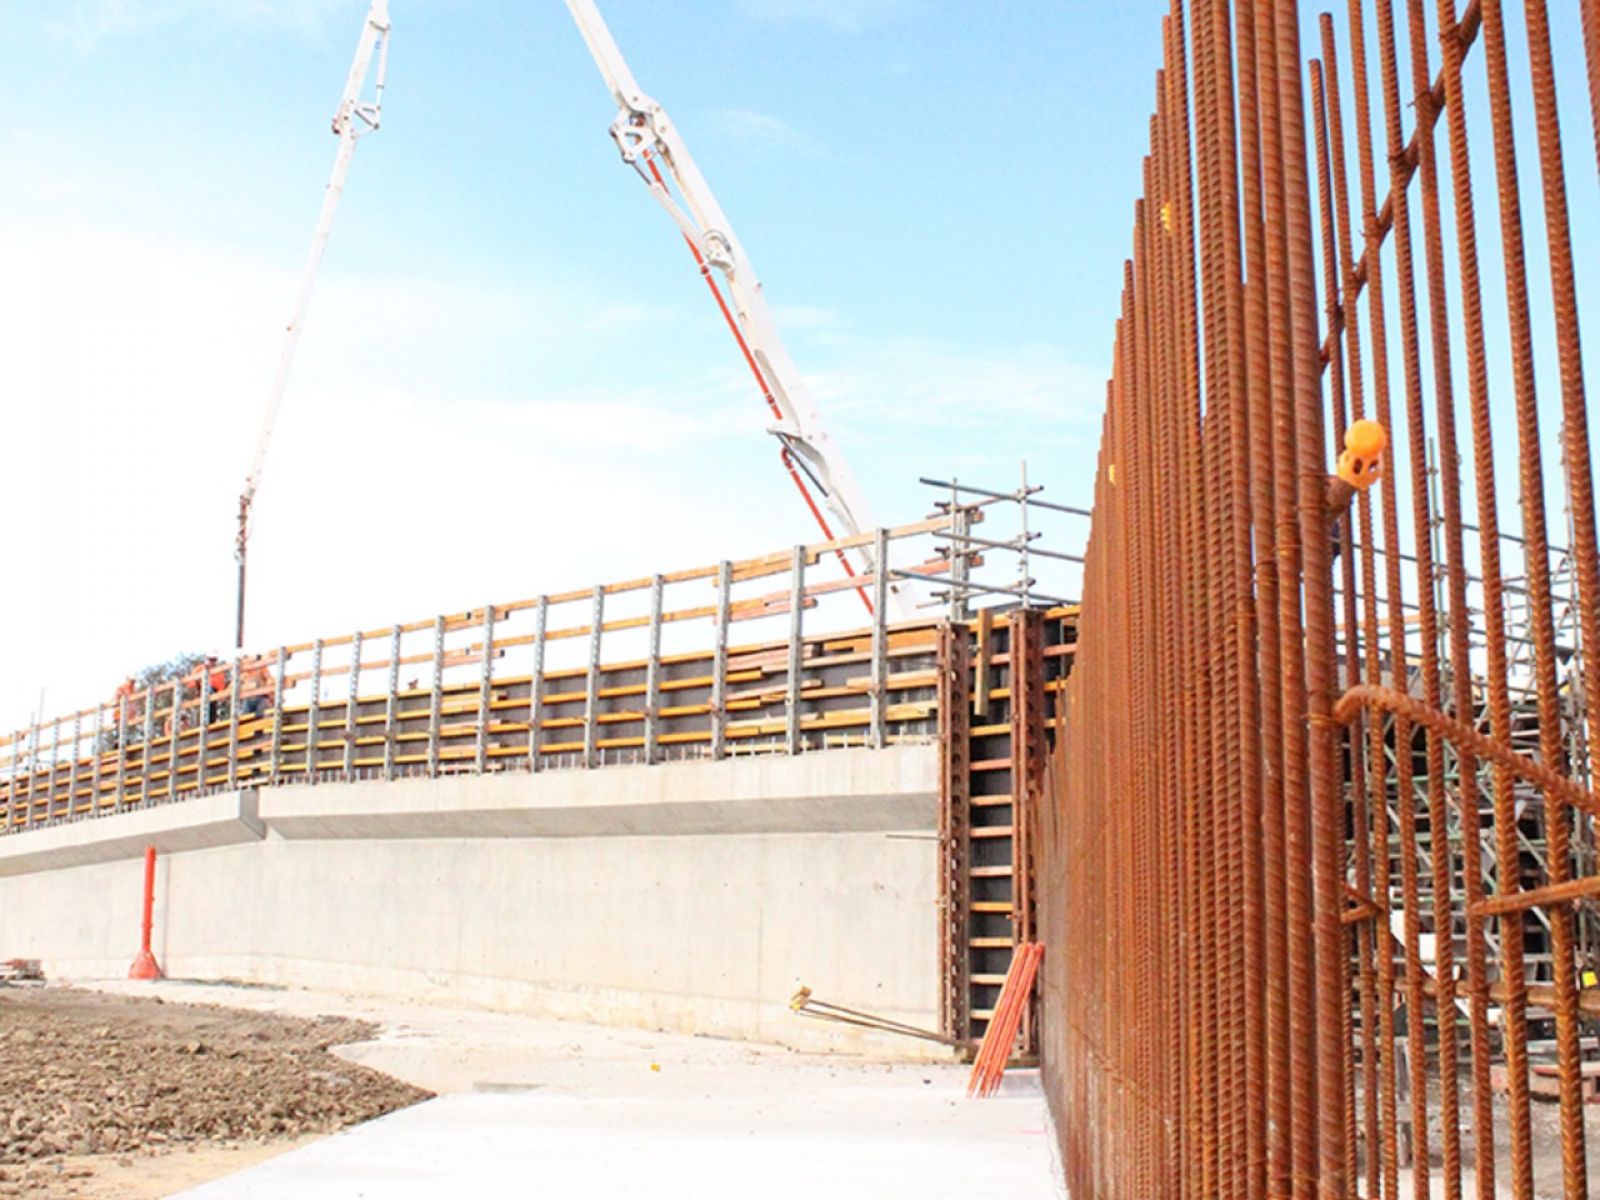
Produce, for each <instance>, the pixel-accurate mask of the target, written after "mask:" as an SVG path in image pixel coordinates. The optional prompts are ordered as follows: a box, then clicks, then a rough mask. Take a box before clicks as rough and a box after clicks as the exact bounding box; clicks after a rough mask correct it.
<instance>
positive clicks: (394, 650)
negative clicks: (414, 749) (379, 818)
mask: <svg viewBox="0 0 1600 1200" xmlns="http://www.w3.org/2000/svg"><path fill="white" fill-rule="evenodd" d="M399 706H400V626H398V625H396V626H394V628H392V629H391V630H389V690H388V692H387V694H386V695H385V696H384V700H383V777H384V778H385V779H393V778H394V750H395V735H396V733H397V730H396V729H395V713H396V711H397V710H398V708H399Z"/></svg>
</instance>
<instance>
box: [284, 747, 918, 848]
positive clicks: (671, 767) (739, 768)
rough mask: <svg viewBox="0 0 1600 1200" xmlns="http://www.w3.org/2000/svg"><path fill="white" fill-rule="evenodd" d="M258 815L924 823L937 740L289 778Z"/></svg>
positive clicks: (692, 823) (561, 829) (369, 822)
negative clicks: (789, 752)
mask: <svg viewBox="0 0 1600 1200" xmlns="http://www.w3.org/2000/svg"><path fill="white" fill-rule="evenodd" d="M261 817H262V820H263V821H264V822H265V823H266V824H267V825H268V827H270V828H271V829H272V831H273V832H274V833H276V834H279V835H281V836H283V837H286V838H385V837H394V838H458V837H604V836H647V835H672V834H685V835H689V834H693V835H707V834H746V833H813V832H829V831H839V832H845V831H854V832H860V831H873V830H884V831H890V830H904V831H923V830H926V831H932V830H933V829H934V828H935V827H936V824H937V818H938V749H937V747H935V746H931V745H926V746H924V745H917V746H897V747H891V748H887V749H883V750H832V751H827V752H818V753H814V754H805V755H798V756H795V757H782V756H765V755H764V756H760V757H754V756H752V757H746V758H735V759H725V760H722V761H720V762H710V761H705V762H684V763H671V764H663V765H658V766H614V767H604V768H600V769H596V770H591V771H580V770H567V771H551V772H541V773H539V774H536V775H533V774H527V773H523V772H512V773H505V774H489V775H453V776H444V777H441V778H438V779H423V778H418V779H402V780H395V781H393V782H389V783H369V784H329V783H324V784H318V785H315V786H306V785H291V786H288V787H281V788H275V789H273V790H271V791H269V792H266V793H264V794H263V796H262V801H261Z"/></svg>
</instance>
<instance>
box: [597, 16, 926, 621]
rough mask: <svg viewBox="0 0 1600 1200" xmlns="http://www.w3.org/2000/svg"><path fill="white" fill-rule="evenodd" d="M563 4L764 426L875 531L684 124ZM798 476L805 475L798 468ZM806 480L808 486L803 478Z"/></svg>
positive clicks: (836, 508) (611, 43)
mask: <svg viewBox="0 0 1600 1200" xmlns="http://www.w3.org/2000/svg"><path fill="white" fill-rule="evenodd" d="M567 8H568V9H569V10H570V11H571V13H572V19H573V20H574V21H575V22H576V23H577V26H578V30H579V32H581V33H582V34H583V40H584V42H585V43H587V45H588V47H589V53H590V54H591V55H592V56H593V57H594V61H595V64H596V65H597V66H598V67H599V68H600V74H601V75H602V76H604V77H605V81H606V85H607V86H608V87H609V88H610V89H611V95H612V96H613V97H614V98H615V100H616V102H617V107H618V108H619V110H620V111H619V112H618V114H617V118H616V120H615V121H613V122H612V124H611V136H612V138H613V139H614V140H615V141H616V143H617V148H618V149H619V150H620V151H621V152H622V158H623V161H625V162H626V163H628V165H630V166H631V167H633V168H634V170H635V171H637V172H638V173H639V176H640V178H642V179H643V180H644V181H645V183H646V184H647V185H648V186H649V188H650V191H651V194H652V195H654V196H655V198H656V199H657V200H658V201H659V202H660V204H661V207H662V208H663V209H665V210H666V212H667V215H668V216H670V217H671V218H672V220H673V221H674V222H675V223H676V224H677V226H678V228H679V229H680V230H682V231H683V236H684V237H685V238H686V239H687V240H688V242H689V244H690V246H691V247H692V248H693V249H694V250H695V251H696V254H697V257H698V258H699V260H700V262H701V264H702V269H703V270H704V268H705V267H708V266H709V267H715V268H716V269H717V270H718V271H719V272H720V273H721V274H722V277H723V279H724V280H725V281H726V282H727V286H728V291H729V292H730V293H731V294H732V297H733V308H734V313H735V314H736V316H737V319H738V329H737V330H736V334H737V335H738V336H739V337H740V338H741V340H742V342H743V344H744V346H745V348H746V349H747V350H748V352H749V355H750V357H751V359H752V360H753V364H752V365H753V366H754V368H755V370H756V373H757V374H758V375H759V376H760V379H761V384H762V388H763V390H764V392H765V393H766V396H767V400H768V403H769V404H770V405H771V407H772V408H773V410H774V413H775V415H776V418H777V419H776V420H775V421H774V422H773V423H772V424H771V425H769V426H768V432H770V433H772V434H773V435H774V436H776V437H777V438H778V440H779V441H780V442H781V443H782V444H783V448H784V451H785V458H786V461H792V462H794V463H797V464H798V465H799V467H800V469H801V470H802V471H804V473H805V474H806V476H807V477H808V478H809V479H810V480H811V482H812V484H813V485H814V486H815V488H816V490H817V491H818V492H820V493H821V495H822V501H823V503H824V504H826V505H827V507H828V509H829V511H830V512H832V513H833V515H834V516H835V517H836V518H837V519H838V521H839V524H840V525H842V526H843V528H842V529H841V530H839V531H838V533H837V536H840V537H846V536H851V535H855V534H859V533H865V532H868V531H870V530H871V529H872V528H873V527H874V523H873V520H872V516H871V510H870V508H869V506H868V504H867V500H866V496H865V495H864V494H863V493H862V491H861V488H860V485H859V484H857V482H856V477H855V474H854V472H852V471H851V470H850V464H849V463H848V462H847V461H846V460H845V457H844V452H843V450H842V449H841V448H840V447H839V445H838V443H836V442H835V441H834V440H833V438H832V437H831V436H830V435H829V434H828V431H827V429H826V428H825V427H824V426H823V424H822V418H821V417H820V416H819V415H818V413H817V408H816V405H815V403H814V402H813V401H812V399H811V394H810V391H809V389H808V388H807V387H806V385H805V381H804V380H803V379H802V378H801V376H800V372H799V370H798V369H797V368H796V367H795V365H794V362H793V360H792V359H790V357H789V352H788V350H787V349H785V347H784V344H783V338H782V337H781V336H780V335H779V333H778V327H777V325H776V323H775V322H774V321H773V319H772V312H771V310H770V309H769V308H768V307H767V301H766V297H765V295H763V293H762V289H761V281H760V280H759V279H757V278H756V273H755V268H754V267H752V266H751V265H750V259H749V258H748V257H747V256H746V254H745V252H744V247H743V246H741V245H740V244H739V239H738V238H737V237H736V236H734V232H733V227H732V226H731V225H730V224H729V223H728V218H727V216H726V215H725V214H724V213H723V211H722V208H721V206H720V205H718V203H717V201H716V197H715V196H713V195H712V194H711V188H710V187H709V186H708V185H707V184H706V181H705V177H704V176H703V175H701V174H700V169H699V168H698V167H697V166H695V162H694V158H693V156H691V155H690V153H689V148H688V147H687V146H686V145H685V144H684V141H683V138H682V137H681V136H679V134H678V127H677V126H676V125H674V124H673V123H672V120H671V119H670V118H669V117H668V116H667V113H666V110H665V109H664V108H662V107H661V105H660V104H659V103H658V102H657V101H655V100H653V99H652V98H651V97H649V96H647V95H645V93H644V92H643V91H641V90H640V88H639V84H638V82H637V81H636V80H635V79H634V77H633V72H632V71H630V70H629V69H628V64H627V61H626V60H625V59H624V58H623V57H622V51H621V50H619V49H618V48H617V43H616V41H615V40H614V39H613V38H612V36H611V31H610V30H609V29H608V28H607V27H606V23H605V20H604V19H603V18H602V17H601V16H600V11H599V9H598V8H596V7H595V4H594V0H567ZM654 162H660V163H661V164H663V166H664V167H665V168H666V171H667V173H668V174H669V175H670V176H671V177H672V179H673V180H674V182H676V184H677V186H678V190H679V192H680V193H681V194H682V196H683V203H682V204H679V202H678V200H677V199H676V198H675V197H674V196H673V194H672V192H671V191H670V190H669V189H668V188H667V186H666V183H665V181H664V180H663V179H662V177H661V176H660V174H659V173H658V172H657V171H655V170H654V169H653V163H654ZM686 210H687V211H686ZM708 278H709V276H708ZM796 482H800V481H799V479H798V477H797V479H796ZM800 486H801V490H802V491H804V490H805V486H804V483H800ZM808 498H809V494H808ZM817 517H818V520H819V523H821V524H822V527H823V530H824V532H825V533H828V534H830V536H831V535H833V531H831V530H829V529H828V525H827V522H826V521H825V520H824V519H823V518H822V515H821V513H817ZM860 558H861V559H862V561H863V562H864V563H866V565H867V568H868V570H869V571H870V570H872V569H873V567H872V563H871V553H870V551H869V552H864V553H862V554H861V555H860ZM890 602H891V605H892V607H893V609H894V611H895V615H896V616H897V617H898V618H900V619H905V618H908V617H910V616H911V615H912V614H911V612H910V599H909V587H908V585H907V584H905V583H903V582H898V581H897V582H895V583H893V584H891V586H890Z"/></svg>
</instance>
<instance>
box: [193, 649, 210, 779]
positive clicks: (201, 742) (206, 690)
mask: <svg viewBox="0 0 1600 1200" xmlns="http://www.w3.org/2000/svg"><path fill="white" fill-rule="evenodd" d="M198 690H199V695H198V696H197V697H196V698H195V706H196V707H195V720H194V723H195V729H196V733H195V742H194V746H195V750H194V787H195V794H196V795H199V794H200V793H201V792H203V791H205V790H206V750H207V747H208V746H209V744H210V741H211V667H210V666H209V665H207V664H205V663H202V664H201V665H200V687H199V689H198Z"/></svg>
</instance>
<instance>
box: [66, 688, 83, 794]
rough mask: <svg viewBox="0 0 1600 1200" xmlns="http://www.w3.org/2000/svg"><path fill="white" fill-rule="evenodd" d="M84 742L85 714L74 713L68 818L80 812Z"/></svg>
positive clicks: (68, 773) (69, 767)
mask: <svg viewBox="0 0 1600 1200" xmlns="http://www.w3.org/2000/svg"><path fill="white" fill-rule="evenodd" d="M82 744H83V714H82V713H81V712H76V713H73V714H72V762H71V763H70V764H69V765H68V767H67V819H68V820H71V819H72V818H73V817H75V816H77V813H78V747H80V746H81V745H82Z"/></svg>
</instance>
